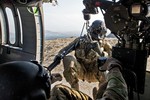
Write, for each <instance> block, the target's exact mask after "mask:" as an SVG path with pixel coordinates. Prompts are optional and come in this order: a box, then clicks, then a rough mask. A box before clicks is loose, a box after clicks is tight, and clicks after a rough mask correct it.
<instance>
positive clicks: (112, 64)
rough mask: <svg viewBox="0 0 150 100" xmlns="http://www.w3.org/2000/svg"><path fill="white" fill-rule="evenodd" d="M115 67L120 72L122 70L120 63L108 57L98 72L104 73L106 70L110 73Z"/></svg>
mask: <svg viewBox="0 0 150 100" xmlns="http://www.w3.org/2000/svg"><path fill="white" fill-rule="evenodd" d="M115 67H118V68H119V69H120V70H122V67H121V63H120V61H118V60H117V59H115V58H112V57H110V58H108V59H107V60H106V62H105V63H104V64H103V65H102V66H100V67H99V70H100V71H106V70H108V71H110V70H111V69H113V68H115Z"/></svg>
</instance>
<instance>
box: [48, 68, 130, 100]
mask: <svg viewBox="0 0 150 100" xmlns="http://www.w3.org/2000/svg"><path fill="white" fill-rule="evenodd" d="M51 93H52V94H51V98H50V100H92V99H91V98H90V97H89V96H88V95H86V94H84V93H82V92H80V91H77V90H74V89H71V88H69V87H67V86H64V85H61V84H59V85H56V86H55V87H54V88H53V89H52V92H51ZM96 100H128V92H127V85H126V83H125V80H124V78H123V77H122V74H121V72H120V71H119V69H118V68H113V69H112V70H111V71H109V73H108V74H107V81H106V82H105V83H104V84H103V85H101V86H100V88H99V90H98V93H97V96H96Z"/></svg>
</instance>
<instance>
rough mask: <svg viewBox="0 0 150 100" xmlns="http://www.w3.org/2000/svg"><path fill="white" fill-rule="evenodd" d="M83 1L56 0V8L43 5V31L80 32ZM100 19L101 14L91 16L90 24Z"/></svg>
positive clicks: (82, 22)
mask: <svg viewBox="0 0 150 100" xmlns="http://www.w3.org/2000/svg"><path fill="white" fill-rule="evenodd" d="M82 1H83V0H58V3H59V4H58V5H57V6H52V5H51V4H49V3H48V4H44V5H43V9H44V16H45V17H44V20H45V30H50V31H55V32H66V31H67V32H70V31H75V32H80V31H81V30H82V26H83V24H84V22H85V20H84V19H83V14H82V10H83V9H84V6H83V3H82ZM96 19H102V20H103V16H102V15H101V14H96V15H91V20H90V23H92V21H93V20H96Z"/></svg>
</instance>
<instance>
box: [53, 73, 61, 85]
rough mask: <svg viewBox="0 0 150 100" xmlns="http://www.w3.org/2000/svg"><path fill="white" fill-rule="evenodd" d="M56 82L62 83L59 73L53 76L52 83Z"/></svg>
mask: <svg viewBox="0 0 150 100" xmlns="http://www.w3.org/2000/svg"><path fill="white" fill-rule="evenodd" d="M56 81H62V76H61V74H59V73H53V74H51V83H52V84H53V83H55V82H56Z"/></svg>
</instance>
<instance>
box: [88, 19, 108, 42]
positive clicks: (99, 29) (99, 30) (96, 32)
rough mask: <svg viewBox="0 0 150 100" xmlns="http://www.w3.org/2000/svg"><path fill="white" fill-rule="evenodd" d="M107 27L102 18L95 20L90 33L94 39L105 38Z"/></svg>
mask: <svg viewBox="0 0 150 100" xmlns="http://www.w3.org/2000/svg"><path fill="white" fill-rule="evenodd" d="M106 32H107V29H106V27H105V24H104V22H103V21H101V20H95V21H94V22H93V23H92V25H91V26H90V35H91V38H92V39H93V40H100V39H103V38H105V36H106Z"/></svg>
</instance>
